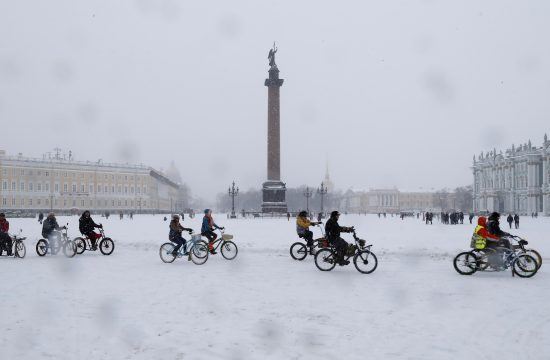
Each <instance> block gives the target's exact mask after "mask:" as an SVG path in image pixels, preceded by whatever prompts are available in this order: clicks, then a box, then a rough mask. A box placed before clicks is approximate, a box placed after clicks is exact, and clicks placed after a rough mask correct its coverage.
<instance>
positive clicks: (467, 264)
mask: <svg viewBox="0 0 550 360" xmlns="http://www.w3.org/2000/svg"><path fill="white" fill-rule="evenodd" d="M453 266H454V267H455V270H456V272H458V273H459V274H460V275H472V274H473V273H475V272H476V271H477V257H476V256H475V255H474V254H473V253H471V252H469V251H465V252H461V253H460V254H458V255H457V256H456V257H455V259H454V261H453Z"/></svg>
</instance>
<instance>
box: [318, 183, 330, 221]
mask: <svg viewBox="0 0 550 360" xmlns="http://www.w3.org/2000/svg"><path fill="white" fill-rule="evenodd" d="M327 192H328V188H327V187H326V186H325V183H324V182H322V183H321V187H320V188H318V189H317V194H319V195H321V214H323V215H324V214H325V208H324V206H323V205H324V202H323V200H324V198H325V195H326V194H327Z"/></svg>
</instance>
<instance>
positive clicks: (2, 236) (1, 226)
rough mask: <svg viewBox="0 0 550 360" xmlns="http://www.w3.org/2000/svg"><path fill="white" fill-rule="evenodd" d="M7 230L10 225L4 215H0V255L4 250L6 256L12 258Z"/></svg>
mask: <svg viewBox="0 0 550 360" xmlns="http://www.w3.org/2000/svg"><path fill="white" fill-rule="evenodd" d="M9 230H10V223H9V221H8V220H6V214H4V213H0V254H2V251H3V249H5V250H6V252H7V253H8V256H12V251H11V248H12V242H11V236H10V235H9V234H8V231H9Z"/></svg>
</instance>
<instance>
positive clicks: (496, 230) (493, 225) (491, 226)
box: [487, 220, 510, 236]
mask: <svg viewBox="0 0 550 360" xmlns="http://www.w3.org/2000/svg"><path fill="white" fill-rule="evenodd" d="M487 231H489V232H490V233H491V234H493V235H496V236H505V235H510V234H508V233H507V232H504V231H502V230H501V229H500V223H499V221H498V220H489V221H488V222H487Z"/></svg>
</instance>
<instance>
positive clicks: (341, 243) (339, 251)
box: [325, 211, 353, 265]
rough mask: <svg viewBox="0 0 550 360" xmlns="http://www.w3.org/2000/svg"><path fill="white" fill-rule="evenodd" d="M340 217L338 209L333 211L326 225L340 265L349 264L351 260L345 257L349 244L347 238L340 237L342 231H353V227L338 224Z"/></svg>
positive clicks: (327, 233)
mask: <svg viewBox="0 0 550 360" xmlns="http://www.w3.org/2000/svg"><path fill="white" fill-rule="evenodd" d="M339 218H340V213H339V212H338V211H333V212H332V213H330V219H328V221H327V223H326V225H325V233H326V236H327V239H328V241H329V242H330V243H331V244H332V245H333V246H334V247H335V248H336V261H337V262H338V264H340V265H348V264H349V261H347V260H345V259H344V256H345V253H346V250H347V248H348V246H349V244H348V243H347V242H346V240H344V239H342V238H341V237H340V233H342V232H352V231H353V227H344V226H340V225H339V224H338V219H339Z"/></svg>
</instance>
